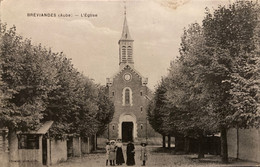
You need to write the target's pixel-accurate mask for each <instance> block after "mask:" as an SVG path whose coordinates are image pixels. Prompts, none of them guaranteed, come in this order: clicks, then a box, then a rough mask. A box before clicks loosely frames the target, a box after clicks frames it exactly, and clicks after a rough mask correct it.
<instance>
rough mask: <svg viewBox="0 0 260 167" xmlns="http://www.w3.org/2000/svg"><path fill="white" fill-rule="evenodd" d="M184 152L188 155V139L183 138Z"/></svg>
mask: <svg viewBox="0 0 260 167" xmlns="http://www.w3.org/2000/svg"><path fill="white" fill-rule="evenodd" d="M184 151H185V153H186V154H188V153H189V152H190V138H189V137H185V138H184Z"/></svg>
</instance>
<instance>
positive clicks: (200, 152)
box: [198, 134, 205, 159]
mask: <svg viewBox="0 0 260 167" xmlns="http://www.w3.org/2000/svg"><path fill="white" fill-rule="evenodd" d="M204 157H205V156H204V136H203V135H202V134H201V135H200V136H199V150H198V158H199V159H200V158H204Z"/></svg>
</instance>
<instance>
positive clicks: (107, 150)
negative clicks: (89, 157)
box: [106, 142, 110, 166]
mask: <svg viewBox="0 0 260 167" xmlns="http://www.w3.org/2000/svg"><path fill="white" fill-rule="evenodd" d="M109 151H110V142H106V166H107V165H108V160H109Z"/></svg>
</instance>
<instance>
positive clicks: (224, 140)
mask: <svg viewBox="0 0 260 167" xmlns="http://www.w3.org/2000/svg"><path fill="white" fill-rule="evenodd" d="M220 133H221V156H222V162H224V163H228V148H227V129H226V128H225V127H221V129H220Z"/></svg>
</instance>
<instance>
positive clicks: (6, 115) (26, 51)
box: [0, 24, 56, 133]
mask: <svg viewBox="0 0 260 167" xmlns="http://www.w3.org/2000/svg"><path fill="white" fill-rule="evenodd" d="M15 30H16V28H15V27H12V28H10V29H9V30H7V29H6V26H5V25H3V24H1V41H2V45H1V57H0V59H1V60H2V64H1V70H2V81H3V82H4V85H5V87H2V88H3V89H4V92H9V93H8V94H9V97H10V98H9V99H8V100H7V101H6V104H5V106H4V109H3V110H2V111H1V114H0V117H1V120H2V121H3V124H4V125H5V126H7V127H8V128H9V132H10V133H12V132H13V131H16V130H22V131H26V130H28V129H35V128H36V127H37V125H39V124H40V119H41V118H42V113H41V112H42V111H44V109H45V106H44V98H46V94H47V92H48V91H50V90H52V89H53V87H54V86H55V79H54V77H55V74H56V73H55V68H54V67H52V66H49V64H50V62H49V60H48V55H47V54H46V50H45V49H44V48H42V47H41V46H40V45H39V46H33V45H31V41H30V40H28V39H25V40H23V39H22V37H21V36H19V35H17V34H16V32H15Z"/></svg>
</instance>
